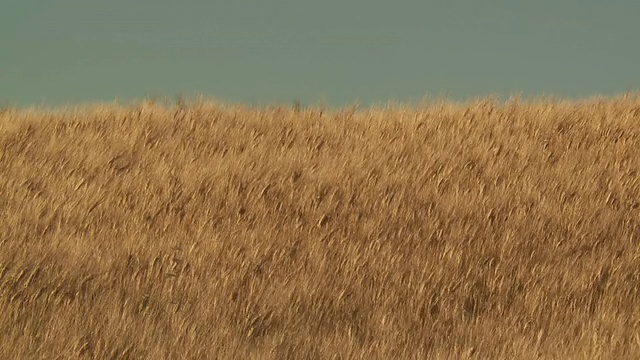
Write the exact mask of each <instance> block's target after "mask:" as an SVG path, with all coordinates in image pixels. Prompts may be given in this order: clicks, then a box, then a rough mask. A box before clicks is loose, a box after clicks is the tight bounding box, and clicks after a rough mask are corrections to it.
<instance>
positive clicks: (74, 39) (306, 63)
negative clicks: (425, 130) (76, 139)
mask: <svg viewBox="0 0 640 360" xmlns="http://www.w3.org/2000/svg"><path fill="white" fill-rule="evenodd" d="M628 89H634V90H638V89H640V1H638V0H611V1H602V0H598V1H596V0H579V1H578V0H537V1H519V0H508V1H507V0H485V1H478V0H473V1H471V0H464V1H463V0H454V1H444V0H442V1H428V0H421V1H402V0H397V1H388V0H368V1H357V2H356V1H349V0H322V1H309V0H260V1H259V0H224V1H223V0H180V1H178V0H174V1H169V0H108V1H106V0H46V1H45V0H3V2H2V5H1V6H0V102H4V103H7V102H9V103H13V104H17V105H30V104H43V103H44V104H66V103H79V102H87V101H113V100H115V99H120V100H122V101H129V100H131V99H140V98H144V97H145V96H157V97H165V96H166V97H171V98H174V97H175V96H176V95H177V94H180V93H182V94H185V95H187V96H189V95H192V94H203V95H205V96H206V97H212V98H218V99H222V100H228V101H233V102H245V103H254V104H255V103H259V102H262V103H264V102H271V101H281V102H286V103H291V102H292V101H294V100H296V99H297V100H300V101H302V102H303V103H318V102H325V103H328V104H332V105H338V106H341V105H344V104H351V103H354V102H356V101H359V102H360V103H363V104H367V103H371V102H378V101H387V100H400V101H412V100H418V99H420V98H422V97H424V96H430V97H434V96H447V97H450V98H454V99H464V98H467V97H476V96H482V95H490V94H493V95H504V96H507V95H510V94H517V93H522V94H523V95H525V96H529V95H534V96H535V95H541V94H547V95H557V96H565V97H584V96H592V95H598V94H600V95H613V94H619V93H623V92H624V91H626V90H628Z"/></svg>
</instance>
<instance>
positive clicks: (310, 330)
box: [0, 96, 640, 359]
mask: <svg viewBox="0 0 640 360" xmlns="http://www.w3.org/2000/svg"><path fill="white" fill-rule="evenodd" d="M639 170H640V98H639V97H637V96H626V97H624V98H615V99H592V100H583V101H574V102H569V101H562V100H541V101H528V102H524V101H510V102H507V103H498V102H495V101H492V100H488V99H486V100H478V101H473V102H468V103H464V104H455V103H449V102H446V101H443V102H439V103H433V104H431V105H428V106H414V107H405V106H400V105H398V106H388V107H379V108H367V109H356V108H343V109H333V110H332V109H322V108H313V107H307V108H303V107H300V106H296V107H294V108H284V107H261V108H250V107H243V106H235V105H224V104H217V103H213V102H198V103H192V104H185V103H181V104H180V106H175V107H171V106H160V105H154V104H151V103H143V104H140V105H139V106H131V107H127V106H119V105H105V106H93V107H84V108H67V109H63V108H60V109H49V110H38V109H31V110H29V109H22V110H20V109H14V108H11V109H7V110H5V111H3V112H0V358H3V359H9V358H12V359H14V358H15V359H32V358H64V359H67V358H95V359H107V358H131V359H138V358H148V359H161V358H193V359H204V358H212V359H213V358H238V359H244V358H259V359H263V358H264V359H285V358H291V359H303V358H342V359H347V358H363V357H367V358H376V359H378V358H379V359H392V358H399V359H403V358H407V359H408V358H455V359H459V358H478V359H487V358H503V359H513V358H519V359H528V358H538V357H541V358H562V359H569V358H576V359H586V358H611V359H614V358H615V359H625V358H626V359H634V358H639V357H640V290H639V289H640V181H639V176H640V174H639Z"/></svg>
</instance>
